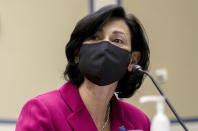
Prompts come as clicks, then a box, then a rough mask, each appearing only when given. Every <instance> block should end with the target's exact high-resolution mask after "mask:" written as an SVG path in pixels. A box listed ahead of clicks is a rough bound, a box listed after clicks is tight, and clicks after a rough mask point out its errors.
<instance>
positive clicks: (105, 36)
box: [83, 17, 131, 52]
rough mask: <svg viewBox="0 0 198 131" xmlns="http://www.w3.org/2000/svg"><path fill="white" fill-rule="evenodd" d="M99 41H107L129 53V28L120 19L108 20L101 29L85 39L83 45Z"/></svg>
mask: <svg viewBox="0 0 198 131" xmlns="http://www.w3.org/2000/svg"><path fill="white" fill-rule="evenodd" d="M101 41H109V42H110V43H111V44H114V45H116V46H118V47H120V48H122V49H124V50H127V51H129V52H131V35H130V31H129V27H128V26H127V24H126V23H125V21H124V20H123V19H121V18H116V17H113V18H110V19H109V21H108V22H107V23H106V24H105V25H104V26H103V28H102V29H100V30H98V31H97V32H96V33H95V34H94V35H93V36H91V37H89V38H88V39H86V40H85V41H84V42H83V44H93V43H98V42H101Z"/></svg>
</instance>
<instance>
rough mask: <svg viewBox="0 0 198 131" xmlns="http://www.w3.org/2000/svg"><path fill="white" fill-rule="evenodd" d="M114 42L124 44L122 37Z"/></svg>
mask: <svg viewBox="0 0 198 131" xmlns="http://www.w3.org/2000/svg"><path fill="white" fill-rule="evenodd" d="M113 42H115V43H118V44H122V43H123V40H121V39H115V40H114V41H113Z"/></svg>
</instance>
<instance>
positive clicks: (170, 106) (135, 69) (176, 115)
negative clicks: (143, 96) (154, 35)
mask: <svg viewBox="0 0 198 131" xmlns="http://www.w3.org/2000/svg"><path fill="white" fill-rule="evenodd" d="M132 71H139V72H141V73H144V74H146V75H147V76H149V78H150V79H151V80H152V82H153V83H154V85H155V86H156V88H157V90H158V91H159V93H160V94H161V95H162V97H163V98H164V100H165V101H166V103H167V104H168V106H169V108H170V109H171V111H172V112H173V114H174V115H175V117H176V118H177V120H178V121H179V123H180V125H181V126H182V127H183V128H184V130H185V131H188V129H187V127H186V126H185V125H184V123H183V121H182V120H181V118H180V117H179V115H178V114H177V112H176V111H175V109H174V108H173V106H172V105H171V103H170V102H169V100H168V98H167V97H166V96H165V94H164V93H163V91H162V90H161V88H160V87H159V85H158V84H157V82H156V81H155V80H154V78H153V77H152V76H151V75H150V74H149V73H148V71H144V70H142V67H141V66H139V65H134V66H133V68H132Z"/></svg>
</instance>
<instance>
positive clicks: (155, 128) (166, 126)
mask: <svg viewBox="0 0 198 131" xmlns="http://www.w3.org/2000/svg"><path fill="white" fill-rule="evenodd" d="M145 102H157V104H156V110H157V113H156V114H155V116H154V117H153V120H152V122H151V131H170V120H169V119H168V117H167V116H166V114H165V113H164V98H163V97H162V96H143V97H141V98H140V103H145Z"/></svg>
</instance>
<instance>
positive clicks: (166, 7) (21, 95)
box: [0, 0, 198, 119]
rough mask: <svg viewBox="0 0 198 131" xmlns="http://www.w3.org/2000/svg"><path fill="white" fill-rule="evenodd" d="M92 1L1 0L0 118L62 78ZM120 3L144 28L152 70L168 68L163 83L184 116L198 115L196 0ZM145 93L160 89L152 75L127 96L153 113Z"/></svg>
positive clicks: (15, 114) (128, 0)
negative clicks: (142, 100) (71, 42)
mask: <svg viewBox="0 0 198 131" xmlns="http://www.w3.org/2000/svg"><path fill="white" fill-rule="evenodd" d="M88 2H89V0H78V1H77V0H56V1H54V0H0V104H1V106H0V119H3V118H8V119H16V118H17V117H18V115H19V112H20V110H21V108H22V106H23V104H24V103H25V102H26V101H27V100H28V99H30V98H32V97H34V96H36V95H38V94H40V93H43V92H46V91H49V90H52V89H57V88H59V87H60V86H61V85H62V84H63V83H64V79H63V76H62V72H63V71H64V67H65V64H66V61H65V55H64V47H65V44H66V42H67V41H68V39H69V35H70V33H71V31H72V29H73V27H74V25H75V23H76V22H77V21H78V20H79V19H80V18H82V17H83V16H85V15H86V14H87V13H88V12H89V3H88ZM122 4H123V6H124V7H125V8H126V10H127V12H131V13H133V14H135V15H136V16H137V17H138V18H139V19H140V20H141V21H142V23H143V25H144V26H145V28H146V31H147V33H148V36H149V40H150V48H151V66H150V70H151V73H154V71H155V69H157V68H161V67H165V68H167V69H168V73H169V74H168V75H169V79H168V82H167V83H166V84H164V85H162V88H163V90H164V91H165V93H166V94H167V96H168V98H169V99H170V100H171V103H172V104H173V105H174V106H175V108H176V110H178V113H179V114H180V115H181V116H184V117H192V116H198V111H197V110H198V104H197V102H196V100H197V99H198V95H197V92H198V89H197V81H196V80H197V77H196V74H197V73H198V70H197V69H196V67H198V61H197V58H196V57H197V56H198V53H197V52H196V49H198V45H197V43H198V40H197V37H196V36H197V34H198V26H197V23H198V13H197V12H198V8H197V5H198V1H197V0H188V1H187V0H166V1H164V0H122ZM144 94H158V93H157V91H156V89H155V88H154V87H153V85H152V83H151V82H150V80H148V79H146V81H145V83H144V85H143V87H142V88H141V89H140V90H139V91H138V92H137V93H136V95H135V96H134V97H132V98H131V99H129V100H127V101H129V102H130V103H133V104H135V105H137V106H138V107H140V108H142V110H143V111H145V112H146V113H147V114H148V115H149V116H150V117H151V116H152V115H153V113H154V112H155V110H154V109H155V108H154V104H145V105H140V104H138V99H139V97H140V96H142V95H144ZM167 113H168V114H169V115H170V116H172V115H171V113H170V112H169V111H168V112H167Z"/></svg>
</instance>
